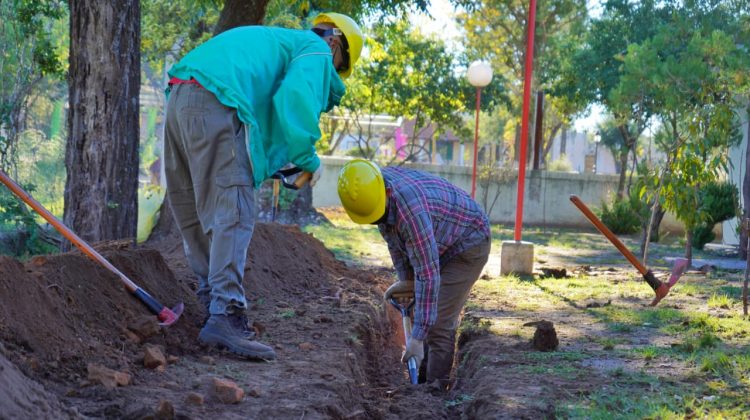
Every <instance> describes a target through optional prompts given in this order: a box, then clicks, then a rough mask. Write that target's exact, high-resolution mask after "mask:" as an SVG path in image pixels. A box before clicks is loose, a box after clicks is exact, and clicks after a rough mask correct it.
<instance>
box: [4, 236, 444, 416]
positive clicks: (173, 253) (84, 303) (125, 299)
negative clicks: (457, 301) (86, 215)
mask: <svg viewBox="0 0 750 420" xmlns="http://www.w3.org/2000/svg"><path fill="white" fill-rule="evenodd" d="M96 248H97V249H98V250H99V251H100V252H101V253H102V254H103V255H104V256H105V257H106V258H107V259H108V260H109V261H111V262H112V263H113V264H114V265H115V266H116V267H118V269H120V270H121V271H122V272H123V273H125V274H126V275H127V276H128V277H129V278H131V279H132V280H133V281H135V282H136V283H137V284H138V285H139V286H141V287H142V288H143V289H145V290H146V291H148V292H149V293H150V294H151V295H153V296H154V297H155V298H156V299H157V300H159V301H160V302H162V303H163V304H166V305H170V306H173V305H175V304H176V303H178V302H184V303H185V305H186V309H185V313H184V314H183V317H182V318H181V319H180V320H179V321H178V322H177V323H176V324H174V325H173V326H171V327H170V328H166V329H159V328H152V327H150V326H149V325H151V326H153V324H154V323H155V319H156V318H155V317H154V316H152V315H150V314H149V312H148V310H147V309H146V308H145V307H144V306H143V305H142V304H141V303H140V302H139V301H138V300H137V299H135V298H133V297H132V296H130V295H129V294H128V293H127V292H126V291H125V290H124V288H123V287H122V285H121V284H120V281H119V280H118V278H117V277H116V276H115V275H113V274H112V273H110V272H108V271H107V270H106V269H104V268H102V267H100V266H99V265H98V264H97V263H95V262H93V261H91V260H90V259H88V258H87V257H85V256H83V255H82V254H80V253H78V252H70V253H65V254H59V255H53V256H44V257H35V258H33V259H32V260H30V261H28V262H25V263H22V262H19V261H17V260H14V259H11V258H1V257H0V342H2V343H4V344H5V346H6V348H7V356H8V359H10V360H11V361H12V362H14V363H15V364H16V365H17V366H18V367H19V368H20V370H21V371H22V372H24V373H25V374H26V375H27V376H29V377H30V378H32V379H34V380H36V381H39V382H41V383H43V384H44V385H45V386H46V387H47V389H48V390H49V391H50V392H53V393H54V394H56V396H57V398H59V399H60V400H61V401H62V403H63V404H64V405H66V406H74V407H77V408H78V409H79V410H80V412H81V413H82V414H83V415H87V416H92V417H127V416H133V415H136V414H137V413H145V414H144V415H146V414H149V413H153V412H154V410H155V408H156V407H157V406H160V405H161V404H162V402H163V401H165V400H166V401H170V402H171V403H172V404H173V405H174V408H175V409H176V410H177V412H178V414H180V415H185V416H188V417H196V418H200V417H205V416H206V415H207V414H208V413H218V414H220V415H221V416H223V417H225V418H248V417H251V418H266V417H272V418H277V417H295V418H299V417H300V416H301V415H302V416H305V415H308V416H313V417H334V418H343V417H351V418H358V417H378V418H384V417H385V418H387V417H393V418H395V417H402V416H406V417H414V416H417V417H419V416H422V417H424V416H427V417H430V418H439V417H443V416H444V413H443V411H444V409H443V405H442V403H441V401H440V399H439V398H435V397H432V396H431V395H429V394H425V393H423V392H419V391H416V390H414V389H409V388H408V386H407V385H406V381H405V371H404V369H403V366H401V365H400V363H398V359H399V355H400V339H401V332H400V329H399V328H400V320H399V319H398V316H397V315H395V311H392V310H386V308H385V306H384V305H383V303H382V293H383V291H384V289H385V287H386V286H387V284H388V282H389V281H391V277H390V274H387V273H385V272H383V271H378V270H359V269H355V268H351V267H347V266H346V265H345V264H344V263H342V262H340V261H338V260H336V259H335V257H334V255H333V254H332V253H331V252H330V251H329V250H327V249H326V248H325V247H324V246H323V244H322V243H321V242H320V241H318V240H317V239H315V238H314V237H312V236H311V235H308V234H305V233H303V232H301V231H300V230H299V228H298V227H296V226H284V225H279V224H262V223H261V224H257V225H256V229H255V234H254V236H253V242H252V244H251V246H250V249H249V252H248V260H247V265H246V268H245V276H244V279H243V283H244V286H245V290H246V294H247V296H248V300H249V303H250V311H249V315H250V317H251V318H252V319H253V320H254V321H255V323H256V326H257V327H258V332H259V333H261V334H262V337H261V340H263V341H264V342H267V343H269V344H271V345H273V346H274V348H275V349H276V351H277V355H278V360H277V361H276V362H274V363H265V364H263V363H261V364H258V363H248V362H247V361H244V360H241V359H238V358H236V357H234V356H232V355H231V354H228V353H224V352H220V351H217V350H215V349H212V348H205V347H203V346H201V345H199V344H198V341H197V335H198V331H199V328H200V326H201V323H202V320H203V316H204V309H203V308H202V307H201V306H200V305H199V304H198V303H197V300H196V298H195V295H194V290H195V287H196V279H195V276H194V275H193V273H192V272H191V271H190V268H189V265H188V263H187V261H186V260H185V257H184V254H183V251H182V246H181V240H179V238H178V237H176V236H175V234H174V233H171V234H168V235H163V236H162V237H160V238H159V239H158V240H153V241H151V242H149V243H147V244H146V245H144V246H138V247H136V248H134V247H133V246H132V243H131V242H110V243H102V244H97V246H96ZM149 323H150V324H149ZM144 331H151V332H150V333H149V334H144ZM147 345H148V346H153V345H156V346H159V347H160V348H161V349H162V350H163V352H164V354H165V355H168V356H170V357H171V358H172V359H173V362H170V365H169V366H167V367H166V369H162V370H161V371H154V370H150V369H146V368H145V367H144V365H143V357H144V356H143V355H144V349H145V347H146V346H147ZM92 363H93V364H98V365H102V366H104V367H106V368H109V369H114V370H116V371H120V372H125V373H128V374H129V375H131V376H132V377H133V381H132V383H131V384H130V385H128V386H126V387H118V388H116V389H106V388H105V387H102V386H101V385H97V384H96V383H94V382H92V381H91V380H89V379H88V376H87V366H88V365H90V364H92ZM213 377H220V378H228V379H231V380H233V381H235V382H237V383H238V384H239V386H241V387H243V388H244V389H246V390H249V391H248V394H250V395H253V396H252V397H249V398H251V399H252V400H253V401H247V402H243V403H241V404H236V405H232V406H225V405H221V404H219V403H217V402H216V401H214V400H212V399H211V390H210V389H209V388H207V387H206V384H207V383H211V378H213ZM250 391H252V392H250ZM191 392H199V393H201V394H202V395H204V396H205V397H206V402H205V406H204V405H195V404H191V403H188V402H186V395H187V394H188V393H191ZM49 401H50V404H52V403H53V402H54V398H50V399H49ZM206 410H208V411H206ZM306 413H307V414H306ZM4 414H5V413H4V410H0V417H2V416H3V415H4ZM28 414H29V417H37V416H34V415H33V412H29V413H28ZM22 417H23V416H22ZM136 417H137V416H136Z"/></svg>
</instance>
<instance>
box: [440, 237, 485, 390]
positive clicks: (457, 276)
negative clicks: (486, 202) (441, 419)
mask: <svg viewBox="0 0 750 420" xmlns="http://www.w3.org/2000/svg"><path fill="white" fill-rule="evenodd" d="M490 243H491V241H490V240H489V239H487V240H486V241H485V242H483V243H482V244H480V245H477V246H475V247H472V248H469V249H467V250H466V251H464V252H462V253H460V254H458V255H456V256H455V257H453V258H452V259H451V260H450V261H449V262H448V263H447V264H446V265H445V266H444V267H443V268H442V269H441V270H440V291H439V292H438V301H437V311H438V315H437V320H436V321H435V325H433V326H432V327H430V329H429V331H428V332H427V340H425V346H426V350H427V352H426V355H427V357H426V362H425V367H426V369H427V372H426V373H427V382H428V383H431V382H433V381H435V380H439V381H440V382H441V383H442V384H444V385H445V384H447V383H448V381H449V379H450V373H451V368H452V367H453V356H454V354H455V346H456V330H457V329H458V325H459V323H460V321H461V319H460V316H461V310H462V309H463V307H464V304H465V303H466V300H467V299H468V298H469V292H471V287H472V286H474V283H475V282H476V281H477V279H478V278H479V275H480V274H481V273H482V269H483V268H484V265H485V264H486V263H487V259H488V257H489V255H490Z"/></svg>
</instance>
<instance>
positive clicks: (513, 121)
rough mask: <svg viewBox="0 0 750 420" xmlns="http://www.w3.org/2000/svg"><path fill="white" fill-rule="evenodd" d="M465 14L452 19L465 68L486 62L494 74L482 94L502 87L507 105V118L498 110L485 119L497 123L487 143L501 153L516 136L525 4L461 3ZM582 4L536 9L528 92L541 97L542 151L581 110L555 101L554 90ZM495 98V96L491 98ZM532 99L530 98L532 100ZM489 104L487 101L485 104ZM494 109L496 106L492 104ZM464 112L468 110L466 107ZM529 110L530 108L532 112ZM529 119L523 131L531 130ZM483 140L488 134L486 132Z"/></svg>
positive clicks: (518, 0) (579, 24)
mask: <svg viewBox="0 0 750 420" xmlns="http://www.w3.org/2000/svg"><path fill="white" fill-rule="evenodd" d="M462 5H463V6H464V9H465V10H466V12H465V13H461V14H459V16H458V21H459V24H460V25H461V26H462V28H463V30H464V36H465V41H464V45H466V52H465V58H464V60H465V62H466V63H468V62H470V61H472V60H474V59H478V58H481V59H486V60H488V61H489V62H490V63H491V65H492V68H493V70H494V77H495V78H494V79H493V81H492V83H490V85H489V86H488V87H487V88H485V89H484V90H483V92H482V95H483V96H484V95H485V92H486V91H487V89H492V88H496V87H502V88H503V89H504V90H505V91H506V93H505V94H504V96H507V97H508V98H509V99H508V101H509V102H508V108H509V109H510V110H509V112H506V111H505V109H504V107H498V108H496V109H495V111H494V112H492V115H490V116H489V118H490V119H498V120H501V121H503V124H502V128H503V129H502V131H501V132H497V134H496V135H494V136H489V137H487V138H490V139H495V140H501V141H502V142H504V143H505V144H506V149H512V148H514V147H515V142H516V134H517V132H518V131H519V130H520V126H521V123H520V117H521V115H522V112H521V108H522V97H523V95H522V92H523V80H524V65H525V57H526V33H527V22H526V19H527V16H528V2H527V1H522V0H477V1H472V2H467V1H464V2H462ZM585 16H586V2H585V1H581V0H552V1H545V2H538V3H537V12H536V22H537V25H536V31H535V39H534V78H533V81H532V86H531V91H532V92H536V91H539V90H543V91H545V92H547V93H548V94H547V96H546V100H545V124H544V139H545V140H546V141H545V144H544V146H543V147H544V151H545V155H546V152H548V150H549V146H550V145H551V144H552V139H553V138H554V136H555V135H556V133H557V132H558V131H559V130H560V129H561V128H562V126H563V125H567V124H569V123H570V119H571V117H572V116H573V115H574V114H576V113H577V112H579V111H581V110H582V109H583V107H584V106H585V104H582V103H576V102H574V101H571V100H570V99H569V98H568V97H567V96H565V95H560V94H559V93H558V92H557V91H556V90H555V89H554V87H555V86H556V84H557V83H558V79H559V75H560V66H561V65H562V64H563V63H566V62H567V57H568V56H569V55H570V52H571V51H572V49H573V47H574V46H575V45H576V44H578V43H579V42H580V41H579V38H580V36H581V34H583V33H585V31H584V27H583V25H584V19H585ZM494 96H495V98H498V96H497V95H496V94H495V95H494ZM533 96H535V95H533ZM488 99H489V98H488ZM494 100H495V101H496V103H498V104H499V103H502V102H500V101H498V99H494ZM467 108H469V109H470V105H469V104H467ZM533 108H534V105H533V104H532V111H533ZM533 123H534V122H533V118H532V123H531V126H532V127H530V128H529V131H530V132H531V133H533V132H534V129H533ZM487 133H488V134H489V133H490V131H487Z"/></svg>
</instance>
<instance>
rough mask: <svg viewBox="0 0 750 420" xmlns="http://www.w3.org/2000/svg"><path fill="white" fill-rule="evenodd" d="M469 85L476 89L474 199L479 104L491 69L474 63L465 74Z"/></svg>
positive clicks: (487, 65)
mask: <svg viewBox="0 0 750 420" xmlns="http://www.w3.org/2000/svg"><path fill="white" fill-rule="evenodd" d="M466 78H467V79H469V83H471V85H472V86H474V87H476V88H477V105H476V122H475V123H474V163H473V169H472V173H471V198H474V195H475V194H476V190H477V153H478V150H479V102H480V99H481V97H482V88H483V87H485V86H487V85H488V84H490V82H491V81H492V67H490V64H489V63H487V62H486V61H474V62H473V63H471V65H470V66H469V70H468V71H467V72H466Z"/></svg>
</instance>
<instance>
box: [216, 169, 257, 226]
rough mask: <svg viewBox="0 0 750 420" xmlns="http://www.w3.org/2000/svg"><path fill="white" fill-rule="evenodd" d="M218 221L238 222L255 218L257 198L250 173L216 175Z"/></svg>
mask: <svg viewBox="0 0 750 420" xmlns="http://www.w3.org/2000/svg"><path fill="white" fill-rule="evenodd" d="M216 187H217V194H218V197H217V200H216V209H215V215H216V216H215V219H216V223H219V224H224V225H226V224H236V223H247V222H251V221H252V220H254V217H255V200H254V191H253V186H252V181H251V180H250V177H249V176H248V175H245V174H242V175H223V176H218V177H216Z"/></svg>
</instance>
